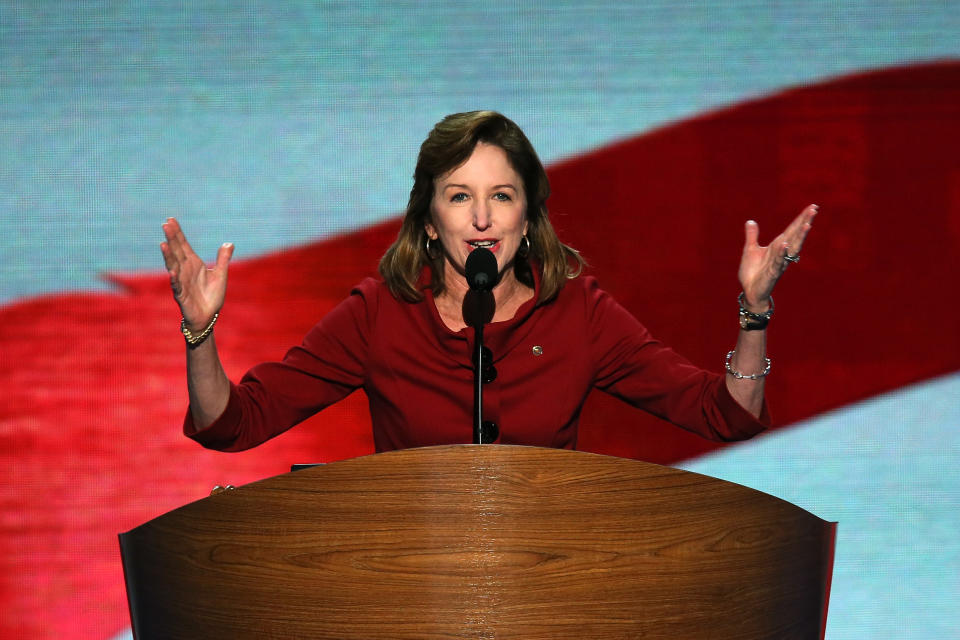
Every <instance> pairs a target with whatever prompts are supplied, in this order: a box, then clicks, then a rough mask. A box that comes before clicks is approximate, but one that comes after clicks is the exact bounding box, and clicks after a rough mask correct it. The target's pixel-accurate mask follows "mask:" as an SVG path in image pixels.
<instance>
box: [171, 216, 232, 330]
mask: <svg viewBox="0 0 960 640" xmlns="http://www.w3.org/2000/svg"><path fill="white" fill-rule="evenodd" d="M163 233H164V235H165V236H166V237H167V240H166V242H161V243H160V251H161V252H162V253H163V262H164V264H166V267H167V272H168V273H169V274H170V288H171V289H173V297H174V299H176V301H177V304H178V305H180V313H182V314H183V319H184V320H185V321H186V323H187V328H188V329H190V330H191V331H195V332H199V331H202V330H203V328H204V327H206V326H207V325H208V324H209V323H210V321H211V320H212V319H213V316H214V314H216V313H219V311H220V307H222V306H223V300H224V298H225V297H226V293H227V265H228V263H229V262H230V257H231V256H232V255H233V244H231V243H229V242H228V243H225V244H223V245H221V247H220V249H219V250H218V251H217V262H216V264H215V265H214V266H213V268H212V269H208V268H207V265H206V264H205V263H204V262H203V260H201V259H200V257H199V256H197V254H196V253H194V252H193V248H191V247H190V243H189V242H187V239H186V237H185V236H184V235H183V230H182V229H181V228H180V223H178V222H177V221H176V219H175V218H167V221H166V222H164V223H163Z"/></svg>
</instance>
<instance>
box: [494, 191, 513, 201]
mask: <svg viewBox="0 0 960 640" xmlns="http://www.w3.org/2000/svg"><path fill="white" fill-rule="evenodd" d="M493 197H494V198H495V199H497V200H499V201H500V202H510V201H511V200H513V198H511V197H510V194H509V193H504V192H503V191H498V192H497V193H495V194H493Z"/></svg>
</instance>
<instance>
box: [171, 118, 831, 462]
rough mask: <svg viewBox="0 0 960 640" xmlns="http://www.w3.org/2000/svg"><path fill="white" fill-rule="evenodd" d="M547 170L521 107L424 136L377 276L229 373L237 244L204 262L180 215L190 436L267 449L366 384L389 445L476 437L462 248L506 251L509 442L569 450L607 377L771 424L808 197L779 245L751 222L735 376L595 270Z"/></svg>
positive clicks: (487, 399)
mask: <svg viewBox="0 0 960 640" xmlns="http://www.w3.org/2000/svg"><path fill="white" fill-rule="evenodd" d="M548 195H549V184H548V182H547V177H546V173H545V172H544V169H543V166H542V164H541V163H540V160H539V159H538V157H537V155H536V152H535V151H534V150H533V147H532V146H531V145H530V142H529V141H528V140H527V138H526V136H525V135H524V134H523V132H522V131H521V130H520V128H519V127H517V125H516V124H514V123H513V122H512V121H510V120H509V119H507V118H505V117H504V116H502V115H500V114H498V113H494V112H490V111H477V112H469V113H461V114H454V115H451V116H448V117H446V118H444V119H443V120H442V121H441V122H440V123H438V124H437V125H436V127H434V129H433V131H431V133H430V135H429V136H428V137H427V139H426V140H425V141H424V143H423V145H422V146H421V149H420V155H419V157H418V160H417V167H416V170H415V173H414V186H413V189H412V190H411V193H410V201H409V203H408V206H407V211H406V214H405V216H404V220H403V225H402V228H401V230H400V233H399V236H398V238H397V240H396V242H395V243H394V244H393V246H391V247H390V248H389V249H388V251H387V252H386V254H385V255H384V257H383V259H382V260H381V263H380V273H381V275H382V277H383V280H382V281H376V280H373V279H367V280H364V281H363V282H362V283H360V284H359V285H358V286H357V287H356V288H355V289H354V290H353V292H352V294H351V295H350V297H349V298H348V299H347V300H345V301H344V302H342V303H341V304H340V305H338V306H337V307H336V308H335V309H334V310H333V311H331V312H330V313H329V314H328V315H327V316H325V317H324V318H323V319H322V320H321V321H320V322H319V323H318V324H317V325H316V326H315V327H314V328H313V329H312V330H311V331H310V332H309V333H308V334H307V336H306V337H305V338H304V341H303V343H302V344H301V345H300V346H298V347H294V348H293V349H291V350H290V351H289V352H288V353H287V355H286V356H285V357H284V359H283V361H281V362H273V363H264V364H261V365H257V366H256V367H254V368H253V369H251V370H250V371H249V372H247V374H246V375H245V376H244V378H243V380H241V382H240V383H239V384H234V383H232V382H231V381H230V380H228V378H227V376H226V374H225V373H224V370H223V367H222V366H221V364H220V360H219V357H218V355H217V350H216V345H215V342H214V338H213V334H212V330H213V325H214V323H215V321H216V318H217V314H218V312H219V310H220V308H221V306H222V305H223V301H224V296H225V292H226V282H227V265H228V263H229V260H230V256H231V255H232V253H233V246H232V245H230V244H225V245H223V246H222V247H221V248H220V250H219V252H218V254H217V260H216V265H215V266H214V268H212V269H207V268H206V266H205V265H204V263H203V262H202V261H201V260H200V259H199V258H198V257H197V256H196V254H195V253H194V252H193V251H192V249H191V248H190V245H189V243H187V241H186V239H185V237H184V235H183V232H182V231H181V229H180V227H179V225H178V223H177V221H176V220H174V219H173V218H171V219H169V220H167V222H166V223H165V224H164V226H163V227H164V233H165V235H166V238H167V240H166V242H164V243H162V244H161V249H162V252H163V256H164V261H165V263H166V267H167V270H168V272H169V273H170V283H171V287H172V289H173V292H174V297H175V299H176V301H177V303H178V304H179V305H180V309H181V311H182V314H183V323H182V326H181V328H182V330H183V333H184V336H185V337H186V339H187V343H188V349H187V381H188V387H189V393H190V409H189V412H188V415H187V418H186V421H185V424H184V432H185V434H186V435H188V436H190V437H192V438H194V439H195V440H197V441H198V442H200V443H201V444H203V445H204V446H207V447H210V448H215V449H220V450H227V451H238V450H242V449H247V448H249V447H253V446H256V445H258V444H260V443H262V442H263V441H265V440H267V439H269V438H271V437H273V436H275V435H277V434H279V433H281V432H283V431H285V430H286V429H288V428H290V427H292V426H293V425H295V424H297V423H298V422H300V421H302V420H304V419H306V418H307V417H309V416H310V415H312V414H314V413H316V412H317V411H319V410H321V409H323V408H324V407H326V406H329V405H330V404H332V403H333V402H336V401H337V400H340V399H341V398H343V397H345V396H346V395H348V394H349V393H351V392H352V391H353V390H355V389H357V388H360V387H362V388H363V389H364V390H365V391H366V393H367V396H368V397H369V402H370V412H371V418H372V422H373V431H374V442H375V445H376V449H377V451H386V450H392V449H399V448H405V447H413V446H425V445H432V444H448V443H463V442H470V441H471V440H472V434H473V425H472V409H473V407H472V404H473V391H472V385H473V367H472V363H471V354H472V353H473V338H474V330H473V328H472V327H468V326H467V322H465V320H464V312H463V305H464V300H465V297H466V293H467V291H468V287H467V283H466V280H465V277H464V266H465V263H466V259H467V256H468V255H469V254H470V252H471V251H473V250H475V249H476V248H478V247H485V248H487V249H489V250H490V251H492V252H493V254H494V256H495V257H496V259H497V265H498V268H499V271H500V278H499V280H498V282H497V284H496V286H495V287H494V288H493V298H494V302H495V306H494V312H493V318H492V321H491V324H489V325H487V328H486V329H485V331H484V343H485V344H486V345H487V346H488V347H489V348H490V349H491V351H492V354H493V365H494V367H495V369H496V372H497V373H496V377H495V378H494V379H493V380H492V381H490V382H488V383H486V384H485V385H484V407H483V415H484V418H485V419H486V420H489V421H491V422H493V423H495V424H496V425H497V428H496V431H497V432H498V439H497V442H500V443H504V444H529V445H538V446H549V447H565V448H573V447H574V446H575V445H576V436H577V423H578V420H579V415H580V410H581V408H582V407H583V403H584V402H585V400H586V397H587V394H588V393H589V391H590V390H591V389H592V388H594V387H596V388H599V389H602V390H604V391H606V392H609V393H611V394H613V395H616V396H618V397H620V398H622V399H624V400H625V401H627V402H629V403H631V404H633V405H635V406H637V407H640V408H643V409H645V410H647V411H650V412H651V413H653V414H655V415H658V416H660V417H663V418H665V419H667V420H670V421H671V422H673V423H675V424H677V425H679V426H681V427H683V428H686V429H689V430H691V431H693V432H695V433H698V434H700V435H702V436H704V437H707V438H711V439H717V440H735V439H742V438H748V437H750V436H752V435H754V434H756V433H757V432H759V431H761V430H762V429H763V428H764V426H765V425H766V424H767V423H768V418H767V415H766V408H765V403H764V399H763V378H764V376H765V375H766V373H767V372H768V371H769V360H767V359H766V354H765V345H766V337H765V334H766V326H767V322H768V320H769V318H770V315H771V313H772V311H773V300H772V298H771V292H772V290H773V287H774V285H775V284H776V282H777V279H778V278H779V277H780V276H781V275H782V274H783V272H784V270H785V269H786V267H787V266H788V264H789V263H790V262H795V261H796V260H798V257H797V256H798V254H799V252H800V249H801V247H802V245H803V242H804V239H805V238H806V235H807V233H808V231H809V230H810V226H811V223H812V221H813V218H814V216H815V215H816V213H817V208H816V206H814V205H811V206H809V207H807V208H806V209H804V211H803V212H802V213H801V214H800V215H799V216H798V217H797V218H796V219H795V220H794V221H793V222H792V223H791V224H790V226H788V227H787V229H786V230H785V231H784V232H783V233H782V234H780V235H779V236H777V238H776V239H774V241H773V242H772V243H771V244H770V246H767V247H761V246H760V245H759V244H758V243H757V238H758V228H757V225H756V223H754V222H752V221H751V222H748V223H747V226H746V242H745V245H744V250H743V256H742V258H741V262H740V269H739V278H740V283H741V285H742V288H743V293H742V294H741V297H740V303H741V309H740V324H741V329H740V332H739V336H738V338H737V343H736V347H735V349H734V350H733V351H731V352H730V354H729V355H728V358H727V372H726V374H725V375H719V374H714V373H709V372H706V371H703V370H701V369H699V368H697V367H695V366H693V365H692V364H690V363H689V362H688V361H686V360H685V359H683V358H682V357H680V356H679V355H677V354H676V353H674V352H673V351H672V350H670V349H669V348H667V347H665V346H663V345H662V344H660V343H658V342H657V341H655V340H654V339H653V338H652V337H651V336H650V335H649V333H648V332H647V331H646V329H645V328H644V327H643V326H642V325H641V324H640V323H639V322H638V321H637V320H636V319H635V318H633V316H631V315H630V314H629V313H627V312H626V311H625V310H624V309H623V308H622V307H620V306H619V305H618V304H617V303H616V302H615V301H614V300H613V299H612V298H611V297H610V296H609V295H608V294H606V293H605V292H603V291H602V290H600V289H599V287H598V286H597V283H596V281H595V280H594V279H593V278H590V277H578V276H579V273H580V271H581V268H582V266H583V261H582V259H581V258H580V256H579V255H578V254H577V252H576V251H575V250H573V249H572V248H570V247H568V246H566V245H564V244H562V243H561V242H560V241H559V240H558V239H557V236H556V234H555V233H554V231H553V228H552V226H551V225H550V222H549V219H548V217H547V209H546V204H545V203H546V199H547V196H548Z"/></svg>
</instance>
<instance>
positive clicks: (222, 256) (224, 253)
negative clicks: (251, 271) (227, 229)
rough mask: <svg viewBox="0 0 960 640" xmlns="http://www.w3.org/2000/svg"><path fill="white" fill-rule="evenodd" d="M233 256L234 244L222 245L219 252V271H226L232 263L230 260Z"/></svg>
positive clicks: (225, 243)
mask: <svg viewBox="0 0 960 640" xmlns="http://www.w3.org/2000/svg"><path fill="white" fill-rule="evenodd" d="M232 256H233V243H232V242H224V243H223V244H222V245H220V248H219V249H218V250H217V266H216V268H217V270H220V271H226V270H227V264H228V263H229V262H230V258H231V257H232Z"/></svg>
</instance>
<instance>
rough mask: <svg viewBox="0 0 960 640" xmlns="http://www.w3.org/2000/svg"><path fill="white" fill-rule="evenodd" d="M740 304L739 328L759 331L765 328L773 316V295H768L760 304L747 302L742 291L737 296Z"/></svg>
mask: <svg viewBox="0 0 960 640" xmlns="http://www.w3.org/2000/svg"><path fill="white" fill-rule="evenodd" d="M737 302H738V303H739V305H740V314H739V315H740V328H741V329H742V330H744V331H761V330H763V329H766V328H767V325H768V324H769V323H770V318H771V317H772V316H773V296H769V297H768V298H767V299H766V300H765V301H763V302H762V303H761V304H756V303H754V304H753V305H751V304H749V303H748V301H747V300H746V294H744V293H743V292H742V291H741V292H740V295H739V296H738V297H737Z"/></svg>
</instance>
